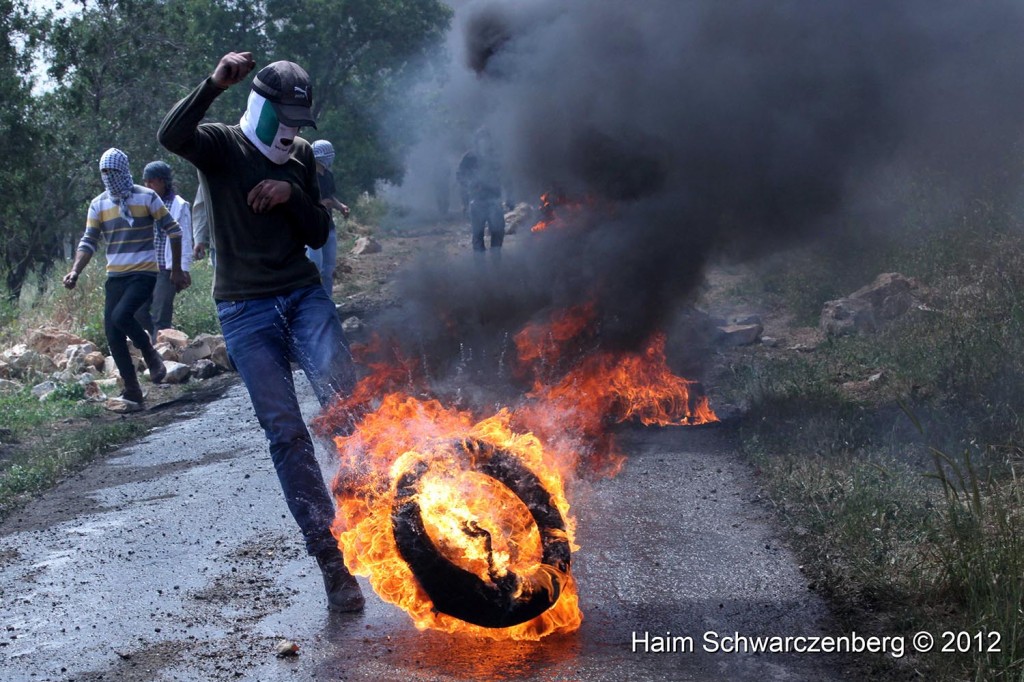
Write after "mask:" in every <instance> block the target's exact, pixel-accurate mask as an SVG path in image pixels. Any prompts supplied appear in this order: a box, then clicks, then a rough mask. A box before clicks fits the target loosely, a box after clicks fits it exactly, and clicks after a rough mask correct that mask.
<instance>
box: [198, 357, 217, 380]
mask: <svg viewBox="0 0 1024 682" xmlns="http://www.w3.org/2000/svg"><path fill="white" fill-rule="evenodd" d="M220 371H221V370H220V367H218V366H217V363H215V362H214V361H213V360H209V359H207V358H203V359H202V360H196V363H195V364H194V365H192V376H194V377H195V378H196V379H209V378H210V377H215V376H217V375H218V374H220Z"/></svg>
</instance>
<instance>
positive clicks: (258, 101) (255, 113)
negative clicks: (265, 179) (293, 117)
mask: <svg viewBox="0 0 1024 682" xmlns="http://www.w3.org/2000/svg"><path fill="white" fill-rule="evenodd" d="M238 125H240V126H241V128H242V132H243V133H245V136H246V137H247V138H248V139H249V141H250V142H252V143H253V144H254V145H255V146H256V148H257V149H259V150H260V151H261V152H263V155H264V156H266V157H267V158H268V159H270V160H271V161H272V162H274V163H276V164H279V165H280V164H283V163H285V162H286V161H288V156H289V155H290V154H291V151H292V142H293V141H294V140H295V137H296V136H297V135H298V134H299V129H298V128H294V127H291V126H286V125H284V124H283V123H281V121H280V120H278V118H277V112H276V111H274V106H273V105H272V104H271V103H270V102H269V101H268V100H267V98H265V97H264V96H263V95H260V94H259V93H257V92H255V91H251V92H250V93H249V103H248V105H246V108H245V113H244V114H242V120H240V121H239V122H238Z"/></svg>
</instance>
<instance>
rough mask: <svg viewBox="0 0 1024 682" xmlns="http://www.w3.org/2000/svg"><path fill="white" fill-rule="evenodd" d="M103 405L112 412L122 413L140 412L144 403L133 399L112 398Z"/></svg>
mask: <svg viewBox="0 0 1024 682" xmlns="http://www.w3.org/2000/svg"><path fill="white" fill-rule="evenodd" d="M103 407H104V409H107V410H110V411H111V412H119V413H122V414H126V413H129V412H138V411H140V410H141V409H142V405H140V404H139V403H137V402H135V401H132V400H125V399H124V398H110V399H108V400H107V402H105V403H103Z"/></svg>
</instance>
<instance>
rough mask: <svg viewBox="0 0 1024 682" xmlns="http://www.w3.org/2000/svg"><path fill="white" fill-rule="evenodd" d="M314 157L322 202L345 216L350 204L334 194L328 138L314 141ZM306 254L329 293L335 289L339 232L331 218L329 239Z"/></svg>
mask: <svg viewBox="0 0 1024 682" xmlns="http://www.w3.org/2000/svg"><path fill="white" fill-rule="evenodd" d="M313 158H314V159H316V178H317V182H318V184H319V186H320V203H321V204H323V205H324V206H326V207H327V210H328V211H338V212H339V213H341V215H342V217H343V218H347V217H348V214H349V210H348V206H346V205H345V204H343V203H341V202H340V201H338V200H337V199H336V198H335V196H334V194H335V192H336V190H335V187H334V174H333V173H331V164H332V163H334V146H333V145H332V144H331V143H330V142H328V141H327V140H316V141H315V142H314V143H313ZM306 255H307V256H308V257H309V259H310V260H311V261H313V263H314V264H315V265H316V267H317V269H318V270H320V281H321V282H323V285H324V289H325V290H326V291H327V295H328V296H330V295H331V293H332V292H333V291H334V268H335V266H336V265H337V262H338V234H337V230H336V229H335V226H334V218H333V215H332V218H331V231H330V233H329V234H328V235H327V241H326V242H325V243H324V245H323V246H321V247H320V248H319V249H314V248H312V247H308V246H307V247H306Z"/></svg>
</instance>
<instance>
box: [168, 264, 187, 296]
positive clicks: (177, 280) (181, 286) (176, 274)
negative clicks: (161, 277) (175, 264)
mask: <svg viewBox="0 0 1024 682" xmlns="http://www.w3.org/2000/svg"><path fill="white" fill-rule="evenodd" d="M171 284H173V285H174V291H175V292H181V291H185V289H188V288H189V287H190V286H192V276H191V275H190V274H188V273H187V272H185V271H184V270H173V269H172V270H171Z"/></svg>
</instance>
